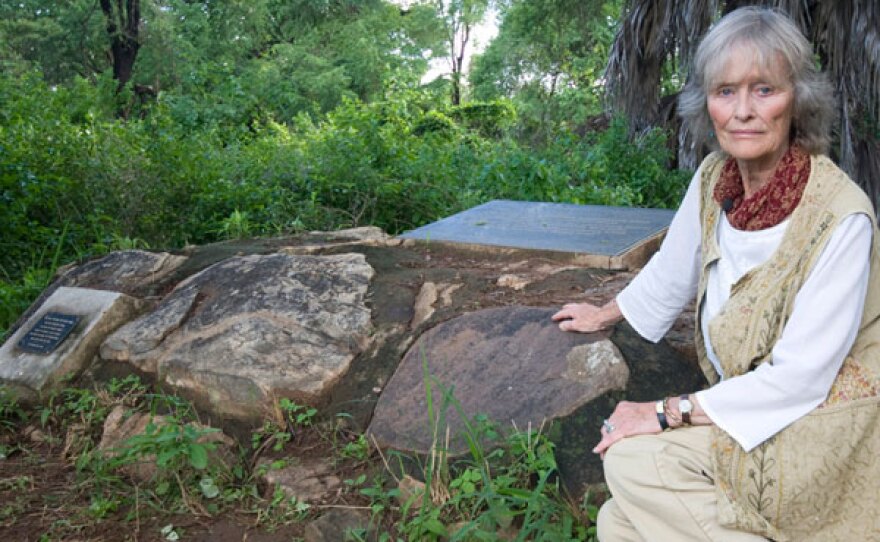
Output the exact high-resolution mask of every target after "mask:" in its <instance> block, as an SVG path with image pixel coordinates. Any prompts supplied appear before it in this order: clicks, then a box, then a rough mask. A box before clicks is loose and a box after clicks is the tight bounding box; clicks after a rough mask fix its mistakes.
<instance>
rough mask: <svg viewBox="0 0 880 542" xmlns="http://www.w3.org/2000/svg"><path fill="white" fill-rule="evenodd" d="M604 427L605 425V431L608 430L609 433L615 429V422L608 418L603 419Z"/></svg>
mask: <svg viewBox="0 0 880 542" xmlns="http://www.w3.org/2000/svg"><path fill="white" fill-rule="evenodd" d="M602 427H604V428H605V431H606V432H608V433H610V432H612V431H614V424H613V423H611V422H610V421H609V420H607V419H606V420H602Z"/></svg>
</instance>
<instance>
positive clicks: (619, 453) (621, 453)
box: [603, 435, 663, 493]
mask: <svg viewBox="0 0 880 542" xmlns="http://www.w3.org/2000/svg"><path fill="white" fill-rule="evenodd" d="M662 448H663V446H662V443H658V442H656V439H654V438H652V435H640V436H636V437H629V438H625V439H623V440H620V441H618V442H616V443H614V444H613V445H612V446H611V447H610V448H608V451H607V452H606V453H605V460H604V461H603V468H604V470H605V482H606V483H607V484H608V487H609V488H610V489H611V491H612V493H614V492H615V491H621V490H624V488H626V487H629V486H632V485H634V484H635V485H639V484H644V483H645V482H646V481H648V480H650V479H652V478H653V476H652V475H651V473H652V472H655V471H656V470H657V462H656V459H655V454H657V453H662Z"/></svg>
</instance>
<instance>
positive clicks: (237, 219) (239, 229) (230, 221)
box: [219, 209, 251, 239]
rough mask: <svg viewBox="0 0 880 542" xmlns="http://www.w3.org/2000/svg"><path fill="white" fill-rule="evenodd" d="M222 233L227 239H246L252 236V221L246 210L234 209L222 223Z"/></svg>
mask: <svg viewBox="0 0 880 542" xmlns="http://www.w3.org/2000/svg"><path fill="white" fill-rule="evenodd" d="M219 232H220V235H221V236H222V237H223V238H225V239H245V238H247V237H250V236H251V221H250V218H249V217H248V213H247V212H246V211H244V212H243V211H239V210H238V209H236V210H234V211H232V214H230V215H229V217H228V218H225V219H224V220H223V221H222V222H221V223H220V230H219Z"/></svg>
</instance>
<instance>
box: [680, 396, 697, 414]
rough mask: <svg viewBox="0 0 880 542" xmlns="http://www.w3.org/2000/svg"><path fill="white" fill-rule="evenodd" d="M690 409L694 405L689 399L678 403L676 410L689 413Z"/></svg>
mask: <svg viewBox="0 0 880 542" xmlns="http://www.w3.org/2000/svg"><path fill="white" fill-rule="evenodd" d="M692 408H694V405H692V404H691V401H690V399H682V400H681V401H679V402H678V410H680V411H681V412H690V411H691V409H692Z"/></svg>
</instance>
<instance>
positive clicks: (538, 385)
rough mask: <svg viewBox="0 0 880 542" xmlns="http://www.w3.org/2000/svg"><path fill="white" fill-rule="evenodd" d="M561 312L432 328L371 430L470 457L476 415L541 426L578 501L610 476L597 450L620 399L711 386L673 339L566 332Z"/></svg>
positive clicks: (397, 441)
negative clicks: (561, 327)
mask: <svg viewBox="0 0 880 542" xmlns="http://www.w3.org/2000/svg"><path fill="white" fill-rule="evenodd" d="M555 310H556V309H555V308H536V307H522V306H508V307H499V308H493V309H485V310H479V311H475V312H471V313H467V314H463V315H461V316H458V317H456V318H453V319H451V320H448V321H446V322H443V323H440V324H439V325H437V326H436V327H434V328H432V329H430V330H428V331H427V332H425V333H424V334H423V335H422V336H421V337H420V338H419V339H418V340H416V342H415V343H414V344H413V345H412V346H411V347H410V349H409V351H408V352H407V354H406V355H405V356H404V358H403V361H402V362H401V364H400V366H399V368H398V370H397V372H396V373H395V374H394V376H393V377H392V378H391V379H390V381H389V382H388V385H387V386H386V387H385V389H384V391H383V392H382V395H381V397H380V398H379V401H378V403H377V404H376V408H375V412H374V416H373V420H372V423H371V424H370V427H369V431H370V432H371V434H372V435H373V436H374V437H375V438H376V441H377V443H378V444H379V445H380V446H385V447H390V448H394V449H398V450H406V451H410V452H415V453H418V454H425V455H427V454H430V453H431V452H432V450H437V449H442V450H449V452H450V453H451V454H453V455H460V454H462V453H465V452H467V451H468V444H469V443H468V440H467V438H466V436H470V437H473V436H479V435H478V434H475V432H474V428H475V427H476V425H475V424H471V425H470V428H468V427H466V425H465V421H471V420H473V418H474V417H476V416H477V415H485V416H486V418H487V419H488V420H490V421H492V422H495V423H496V424H497V426H498V428H499V429H501V432H502V433H508V432H510V431H511V430H513V429H514V427H515V428H516V429H518V430H520V431H525V430H529V429H531V430H536V429H539V428H542V429H543V430H544V431H545V432H546V434H547V435H548V437H549V438H550V439H551V441H553V442H554V444H555V445H556V455H557V461H558V465H559V470H560V473H561V474H562V478H563V481H564V482H565V484H566V486H567V487H568V488H569V489H570V490H571V491H572V493H573V494H576V495H579V494H582V493H583V492H584V490H585V489H586V488H587V486H589V485H590V484H592V483H596V482H600V481H601V480H602V467H601V462H600V460H599V458H598V456H595V454H592V453H591V450H592V448H593V446H595V444H596V443H597V442H598V440H599V428H600V427H601V425H602V419H603V418H605V417H607V416H608V415H609V414H610V413H611V412H612V410H613V409H614V405H615V404H616V403H617V402H618V401H620V400H623V399H628V400H635V401H648V400H654V399H658V398H661V397H664V396H669V395H673V394H677V393H681V392H685V391H687V392H691V391H695V390H698V389H701V388H702V387H703V386H704V385H705V381H704V380H703V377H702V375H701V374H700V373H699V371H698V370H697V368H696V367H695V366H694V365H693V364H692V363H690V362H688V361H687V360H685V359H683V358H682V356H681V355H680V354H679V353H678V352H677V351H676V350H674V349H672V348H671V347H670V346H669V345H668V344H666V343H665V342H661V343H659V344H653V343H649V342H648V341H645V340H644V339H642V338H641V337H639V336H638V334H637V333H636V332H635V331H634V330H633V329H632V328H631V327H629V326H628V325H626V324H621V325H618V326H617V327H616V328H615V329H614V330H613V332H607V333H593V334H586V335H585V334H578V333H566V332H563V331H560V330H559V328H558V326H557V325H556V323H554V322H553V321H551V319H550V316H551V315H552V314H553V313H554V312H555ZM429 413H433V419H431V418H430V417H429ZM550 422H553V423H550ZM447 430H448V434H449V438H448V440H447ZM468 431H470V432H471V433H470V434H469V435H468ZM485 444H486V445H491V443H489V442H485Z"/></svg>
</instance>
